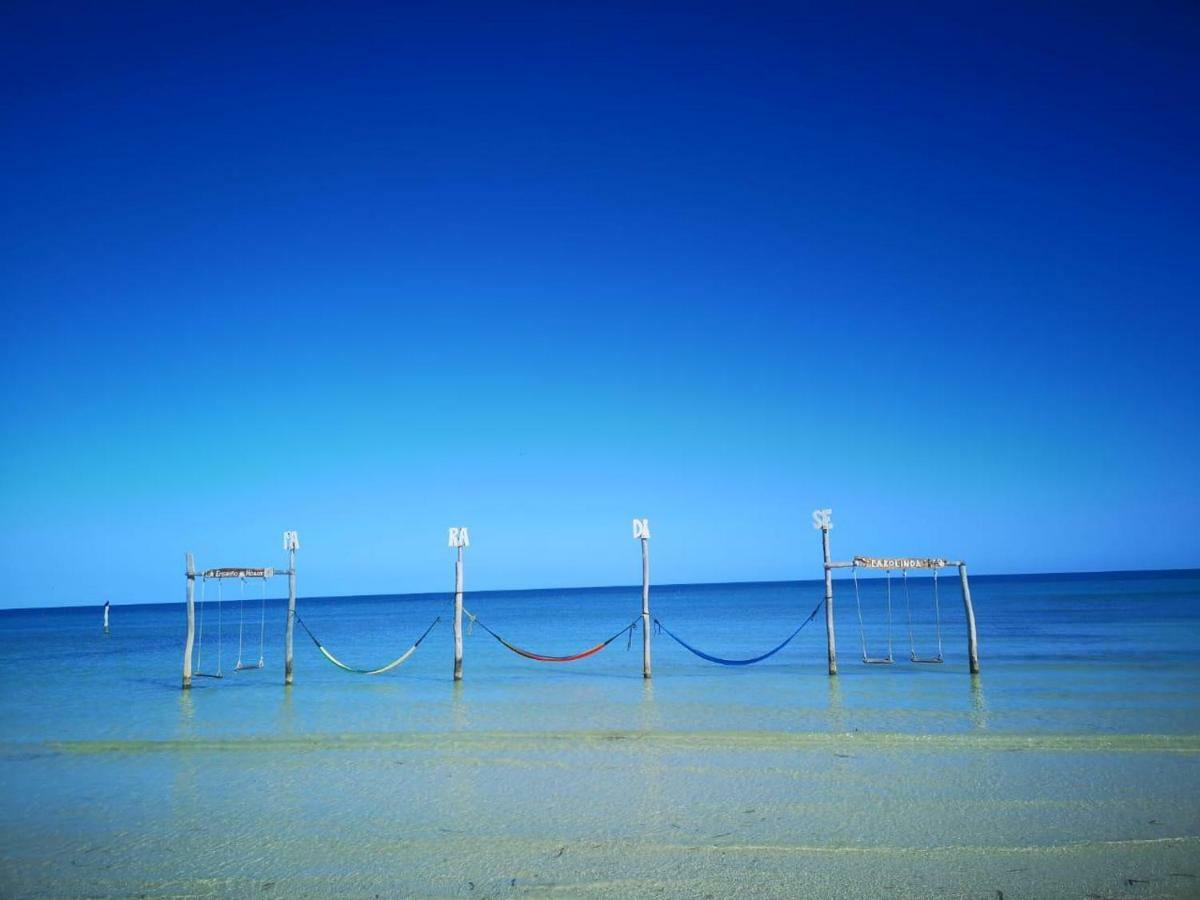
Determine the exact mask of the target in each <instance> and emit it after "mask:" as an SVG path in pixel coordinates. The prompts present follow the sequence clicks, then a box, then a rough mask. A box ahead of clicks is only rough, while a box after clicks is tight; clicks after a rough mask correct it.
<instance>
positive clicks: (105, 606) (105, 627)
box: [104, 601, 108, 634]
mask: <svg viewBox="0 0 1200 900" xmlns="http://www.w3.org/2000/svg"><path fill="white" fill-rule="evenodd" d="M104 633H105V634H108V602H107V601H105V603H104Z"/></svg>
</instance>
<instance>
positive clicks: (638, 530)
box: [633, 519, 650, 541]
mask: <svg viewBox="0 0 1200 900" xmlns="http://www.w3.org/2000/svg"><path fill="white" fill-rule="evenodd" d="M649 538H650V520H649V519H634V520H633V539H634V540H635V541H645V540H649Z"/></svg>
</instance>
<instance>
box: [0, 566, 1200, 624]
mask: <svg viewBox="0 0 1200 900" xmlns="http://www.w3.org/2000/svg"><path fill="white" fill-rule="evenodd" d="M874 571H882V570H874ZM1185 572H1196V573H1200V567H1192V566H1187V567H1183V568H1172V569H1102V570H1097V571H1074V572H994V573H977V574H974V575H972V576H971V578H975V579H993V578H1030V577H1059V576H1087V575H1147V574H1152V573H1161V574H1173V573H1185ZM863 577H865V578H882V577H884V576H883V575H876V574H871V575H865V576H863ZM823 580H824V578H823V577H822V578H795V579H782V580H780V579H772V580H768V581H679V582H672V583H664V584H651V585H650V588H651V591H653V590H654V589H655V588H659V589H661V588H681V587H682V588H688V587H738V586H741V585H749V584H804V583H806V582H811V583H813V584H821V583H822V582H823ZM616 590H639V591H640V590H641V585H640V584H597V585H575V586H572V587H566V586H557V587H541V588H487V589H485V590H475V591H463V595H464V596H466V595H467V594H475V595H481V594H533V593H539V592H545V591H616ZM442 593H447V594H450V595H453V594H454V589H453V587H451V588H448V589H447V590H445V591H412V592H408V593H396V592H388V593H382V594H308V595H302V594H298V595H297V596H296V600H297V601H300V600H344V599H348V598H351V597H353V598H363V599H367V598H373V597H435V596H437V595H439V594H442ZM267 599H268V600H278V599H285V598H283V597H268V598H267ZM183 602H184V601H182V600H164V601H159V602H157V603H145V602H141V603H112V604H111V605H112V606H120V607H125V608H132V607H135V606H173V605H174V604H176V603H183ZM212 602H214V603H215V602H217V601H215V600H214V601H212ZM221 602H223V603H236V602H238V601H237V600H235V599H231V600H224V601H221ZM103 605H104V604H103V602H101V603H80V604H76V605H71V606H66V605H64V606H7V607H4V608H0V613H6V612H22V611H28V610H34V609H94V608H96V607H98V606H100V607H102V606H103Z"/></svg>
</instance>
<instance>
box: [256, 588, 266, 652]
mask: <svg viewBox="0 0 1200 900" xmlns="http://www.w3.org/2000/svg"><path fill="white" fill-rule="evenodd" d="M266 640H267V579H265V578H264V579H263V580H262V608H261V610H260V612H259V619H258V667H259V668H260V669H261V668H262V667H263V662H264V660H265V658H266V655H265V653H264V652H263V651H264V649H265V648H266Z"/></svg>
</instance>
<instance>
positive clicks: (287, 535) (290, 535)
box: [283, 531, 300, 550]
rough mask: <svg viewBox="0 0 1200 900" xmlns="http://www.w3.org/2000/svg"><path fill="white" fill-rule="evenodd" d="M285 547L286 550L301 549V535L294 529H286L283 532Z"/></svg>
mask: <svg viewBox="0 0 1200 900" xmlns="http://www.w3.org/2000/svg"><path fill="white" fill-rule="evenodd" d="M283 549H284V550H299V549H300V535H298V534H297V533H296V532H294V531H285V532H284V533H283Z"/></svg>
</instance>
